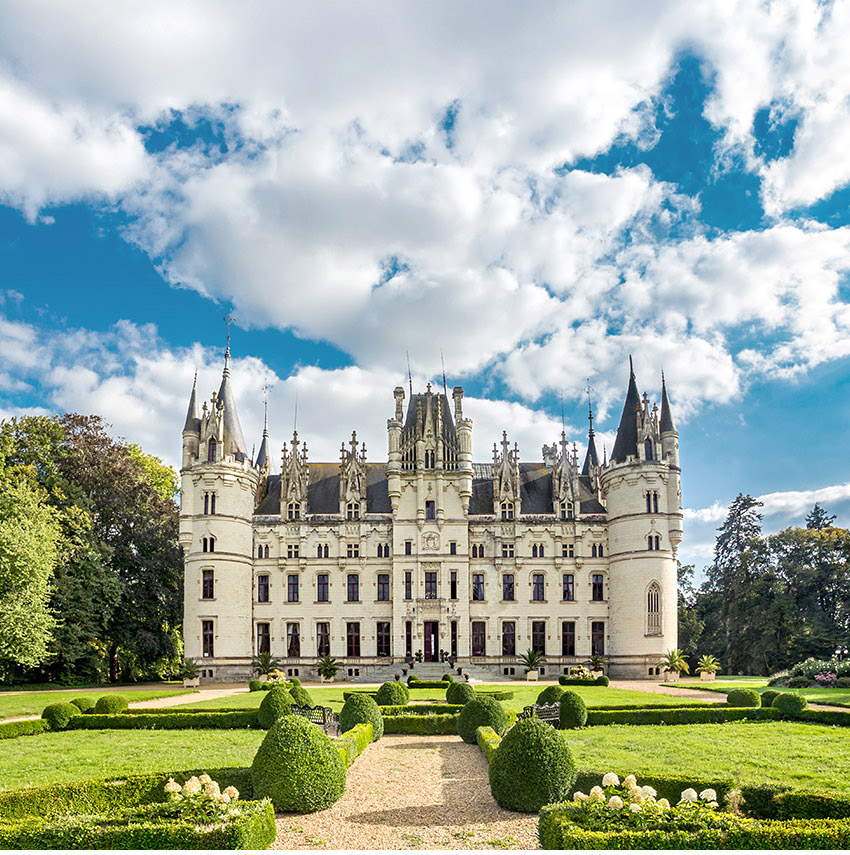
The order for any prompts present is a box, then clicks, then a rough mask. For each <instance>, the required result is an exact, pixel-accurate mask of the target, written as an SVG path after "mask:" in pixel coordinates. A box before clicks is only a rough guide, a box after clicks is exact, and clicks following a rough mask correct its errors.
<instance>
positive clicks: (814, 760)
mask: <svg viewBox="0 0 850 855" xmlns="http://www.w3.org/2000/svg"><path fill="white" fill-rule="evenodd" d="M564 738H565V739H566V741H567V744H568V745H569V747H570V750H571V751H572V752H573V757H574V758H575V760H576V763H577V765H578V766H579V768H583V769H598V770H600V771H603V772H605V771H616V772H618V773H619V774H621V775H622V774H624V773H628V772H632V773H634V774H635V775H637V776H638V779H639V778H640V774H659V775H664V774H667V775H689V774H691V775H693V776H694V777H696V778H710V777H715V776H716V777H728V778H734V777H735V775H736V773H737V772H739V771H740V773H741V782H742V783H745V784H786V785H788V786H789V787H792V788H794V789H805V790H833V791H836V792H841V793H850V730H848V729H846V728H839V727H826V726H823V725H814V724H803V723H801V722H785V721H781V722H730V723H728V724H698V725H680V726H675V727H669V726H654V725H653V726H649V725H647V726H642V727H629V726H627V725H609V726H607V727H590V728H587V729H585V730H581V731H571V732H565V734H564Z"/></svg>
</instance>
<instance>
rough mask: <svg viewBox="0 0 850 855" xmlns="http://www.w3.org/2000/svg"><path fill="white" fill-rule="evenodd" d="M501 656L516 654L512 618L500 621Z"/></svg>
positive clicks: (514, 629) (514, 630) (514, 626)
mask: <svg viewBox="0 0 850 855" xmlns="http://www.w3.org/2000/svg"><path fill="white" fill-rule="evenodd" d="M502 656H516V624H515V623H514V622H513V621H512V620H506V621H504V622H503V623H502Z"/></svg>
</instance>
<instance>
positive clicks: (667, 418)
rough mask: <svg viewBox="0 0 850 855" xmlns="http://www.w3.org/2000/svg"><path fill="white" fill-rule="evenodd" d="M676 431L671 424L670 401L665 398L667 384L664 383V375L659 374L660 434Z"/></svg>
mask: <svg viewBox="0 0 850 855" xmlns="http://www.w3.org/2000/svg"><path fill="white" fill-rule="evenodd" d="M668 431H673V432H675V431H676V425H674V424H673V412H672V410H671V409H670V401H669V400H668V398H667V384H666V382H665V381H664V373H663V372H662V374H661V433H666V432H668Z"/></svg>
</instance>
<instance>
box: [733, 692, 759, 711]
mask: <svg viewBox="0 0 850 855" xmlns="http://www.w3.org/2000/svg"><path fill="white" fill-rule="evenodd" d="M726 703H727V704H729V706H730V707H760V706H761V696H760V695H759V693H758V692H757V691H756V690H755V689H732V691H731V692H729V694H728V695H726Z"/></svg>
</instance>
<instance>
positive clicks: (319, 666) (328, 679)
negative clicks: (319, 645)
mask: <svg viewBox="0 0 850 855" xmlns="http://www.w3.org/2000/svg"><path fill="white" fill-rule="evenodd" d="M316 670H317V671H318V672H319V676H320V677H321V678H322V682H323V683H332V682H333V679H334V677H336V672H337V671H339V663H338V662H337V661H336V659H334V658H333V656H331V655H330V653H326V654H325V655H324V656H321V657H320V658H319V661H318V662H316Z"/></svg>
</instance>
